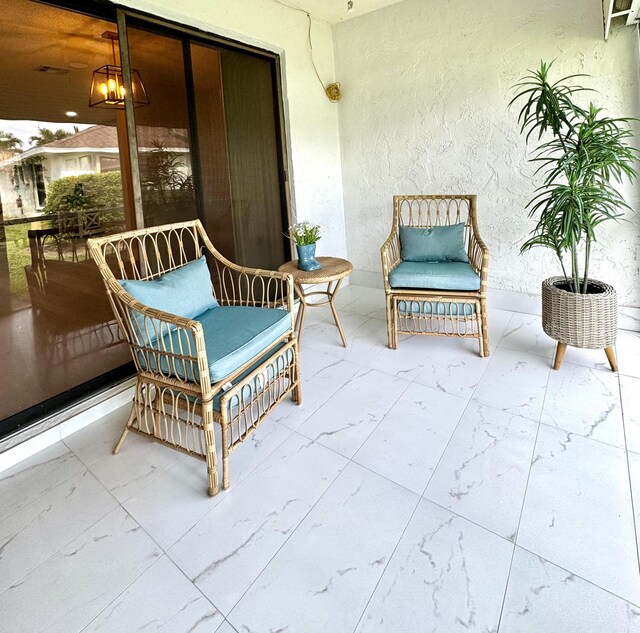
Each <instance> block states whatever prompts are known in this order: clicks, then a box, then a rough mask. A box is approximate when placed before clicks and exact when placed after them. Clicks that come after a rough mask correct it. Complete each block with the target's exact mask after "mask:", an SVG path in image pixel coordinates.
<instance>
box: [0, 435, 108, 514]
mask: <svg viewBox="0 0 640 633" xmlns="http://www.w3.org/2000/svg"><path fill="white" fill-rule="evenodd" d="M58 442H61V443H62V445H63V446H64V447H65V448H66V449H67V453H69V454H70V455H72V456H73V457H75V458H76V459H77V460H78V461H79V462H80V464H82V466H84V468H85V469H86V470H89V468H88V466H87V465H86V464H85V463H84V462H83V461H82V460H81V459H79V458H78V456H77V455H76V454H75V453H74V452H73V451H72V450H71V449H70V448H69V447H68V446H67V445H66V444H65V442H64V441H63V440H58ZM58 442H55V443H54V444H51V446H47V448H45V449H43V451H46V450H47V449H49V448H52V447H54V446H55V445H56V444H57V443H58ZM41 452H42V451H41ZM67 453H64V454H62V455H60V456H58V457H54V458H53V459H50V460H47V461H44V462H39V463H37V464H34V465H33V466H30V467H29V468H25V469H22V470H19V471H17V472H16V473H15V475H17V474H18V473H21V472H26V471H27V470H30V469H31V468H37V467H38V466H44V465H45V464H49V463H50V462H53V461H57V460H58V459H60V458H61V457H64V456H65V455H66V454H67ZM37 454H38V453H36V454H35V455H37ZM35 455H32V456H31V457H35ZM27 459H30V458H27ZM23 461H26V460H23ZM20 463H21V462H18V464H20ZM18 464H15V466H18ZM7 470H9V469H7ZM5 472H6V471H5ZM80 472H82V468H81V469H80V470H79V471H76V472H74V473H73V474H71V475H69V476H68V477H65V478H64V479H63V480H61V481H60V482H59V483H58V484H57V485H55V486H54V487H53V488H50V489H49V490H45V491H44V492H43V493H42V494H40V495H38V496H37V497H34V498H33V499H32V500H31V501H29V503H27V504H26V505H24V506H22V507H21V508H18V509H17V510H14V511H13V512H12V513H11V514H7V515H6V516H3V517H2V521H0V523H1V522H4V521H6V520H7V519H9V518H11V517H12V516H14V515H15V514H17V513H18V512H20V511H21V510H24V509H25V508H28V507H29V506H30V505H31V504H32V503H35V502H36V501H38V500H39V499H42V497H44V496H45V495H47V494H49V493H50V492H51V491H52V490H55V489H56V488H57V487H58V486H60V485H62V484H64V483H67V482H68V481H69V480H70V479H73V478H74V477H75V476H76V475H77V474H78V473H80ZM90 472H91V471H90ZM91 474H93V472H91ZM15 475H11V476H10V477H13V476H15ZM5 479H8V478H7V477H2V475H1V474H0V482H2V481H3V480H5ZM101 483H102V482H101Z"/></svg>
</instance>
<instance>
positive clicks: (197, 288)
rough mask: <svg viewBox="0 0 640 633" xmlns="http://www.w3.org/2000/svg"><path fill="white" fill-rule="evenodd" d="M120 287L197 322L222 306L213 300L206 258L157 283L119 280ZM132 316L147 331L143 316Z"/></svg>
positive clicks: (150, 302)
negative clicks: (201, 316)
mask: <svg viewBox="0 0 640 633" xmlns="http://www.w3.org/2000/svg"><path fill="white" fill-rule="evenodd" d="M118 283H119V284H120V285H121V286H122V287H123V289H124V290H125V291H126V292H128V293H129V294H130V295H131V296H132V297H133V298H134V299H137V300H138V301H139V302H140V303H143V304H144V305H146V306H149V307H150V308H155V309H156V310H163V311H164V312H170V313H171V314H175V315H177V316H182V317H186V318H188V319H194V318H195V317H197V316H199V315H200V314H202V313H203V312H206V311H207V310H211V309H212V308H217V307H218V305H219V304H218V302H217V301H216V299H215V297H214V296H213V290H212V289H211V275H210V274H209V268H208V267H207V260H206V258H205V257H204V255H203V256H202V257H201V258H200V259H196V260H195V261H192V262H189V263H188V264H185V265H184V266H180V268H176V269H175V270H172V271H171V272H169V273H165V274H164V275H161V276H160V277H158V278H157V279H150V280H147V281H136V280H129V279H119V280H118ZM133 316H134V318H135V319H136V321H137V322H138V325H139V327H140V329H141V330H143V331H144V330H145V324H144V317H143V316H142V314H141V313H140V312H134V313H133ZM146 329H149V328H146ZM152 330H153V328H151V331H152ZM145 338H146V337H145ZM148 338H149V339H152V338H155V336H153V335H152V334H151V333H150V332H149V335H148ZM146 342H147V343H149V342H150V341H146Z"/></svg>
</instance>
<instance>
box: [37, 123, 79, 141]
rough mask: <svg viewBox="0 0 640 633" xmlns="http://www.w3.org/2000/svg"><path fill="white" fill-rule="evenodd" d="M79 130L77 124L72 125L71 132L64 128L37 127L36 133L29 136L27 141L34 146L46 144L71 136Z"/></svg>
mask: <svg viewBox="0 0 640 633" xmlns="http://www.w3.org/2000/svg"><path fill="white" fill-rule="evenodd" d="M79 131H80V129H79V128H78V126H77V125H74V126H73V132H67V131H66V130H62V129H60V130H50V129H49V128H48V127H39V128H38V133H37V134H34V135H33V136H30V137H29V143H31V144H32V145H34V146H40V145H46V144H47V143H53V142H54V141H59V140H61V139H63V138H67V136H72V135H73V134H77V133H78V132H79Z"/></svg>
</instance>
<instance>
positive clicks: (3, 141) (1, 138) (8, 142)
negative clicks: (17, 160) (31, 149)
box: [0, 130, 22, 153]
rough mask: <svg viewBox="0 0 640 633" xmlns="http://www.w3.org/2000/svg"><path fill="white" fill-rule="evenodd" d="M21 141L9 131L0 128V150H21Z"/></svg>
mask: <svg viewBox="0 0 640 633" xmlns="http://www.w3.org/2000/svg"><path fill="white" fill-rule="evenodd" d="M21 151H22V141H21V140H20V139H19V138H18V137H17V136H15V135H14V134H12V133H11V132H4V131H3V130H0V152H13V153H15V152H21Z"/></svg>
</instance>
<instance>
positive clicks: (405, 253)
mask: <svg viewBox="0 0 640 633" xmlns="http://www.w3.org/2000/svg"><path fill="white" fill-rule="evenodd" d="M445 227H446V228H445ZM440 228H443V229H444V230H440ZM414 229H418V230H417V231H415V230H414ZM420 229H422V230H420ZM429 229H431V230H429ZM403 235H404V238H405V242H403ZM425 240H431V242H430V243H428V242H425ZM458 240H459V244H458ZM438 242H439V243H438ZM421 249H422V250H421ZM381 255H382V274H383V277H384V288H385V295H386V310H387V335H388V339H389V347H390V348H392V349H396V348H397V347H398V334H399V333H401V334H425V335H431V336H460V337H471V338H477V339H478V340H479V343H480V355H481V356H488V355H489V333H488V324H487V303H486V297H487V273H488V265H489V251H488V249H487V247H486V246H485V244H484V242H483V241H482V239H481V238H480V234H479V232H478V224H477V218H476V196H474V195H470V196H463V195H448V196H427V195H420V196H394V198H393V227H392V229H391V235H390V236H389V237H388V239H387V241H386V242H385V243H384V244H383V246H382V249H381Z"/></svg>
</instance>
